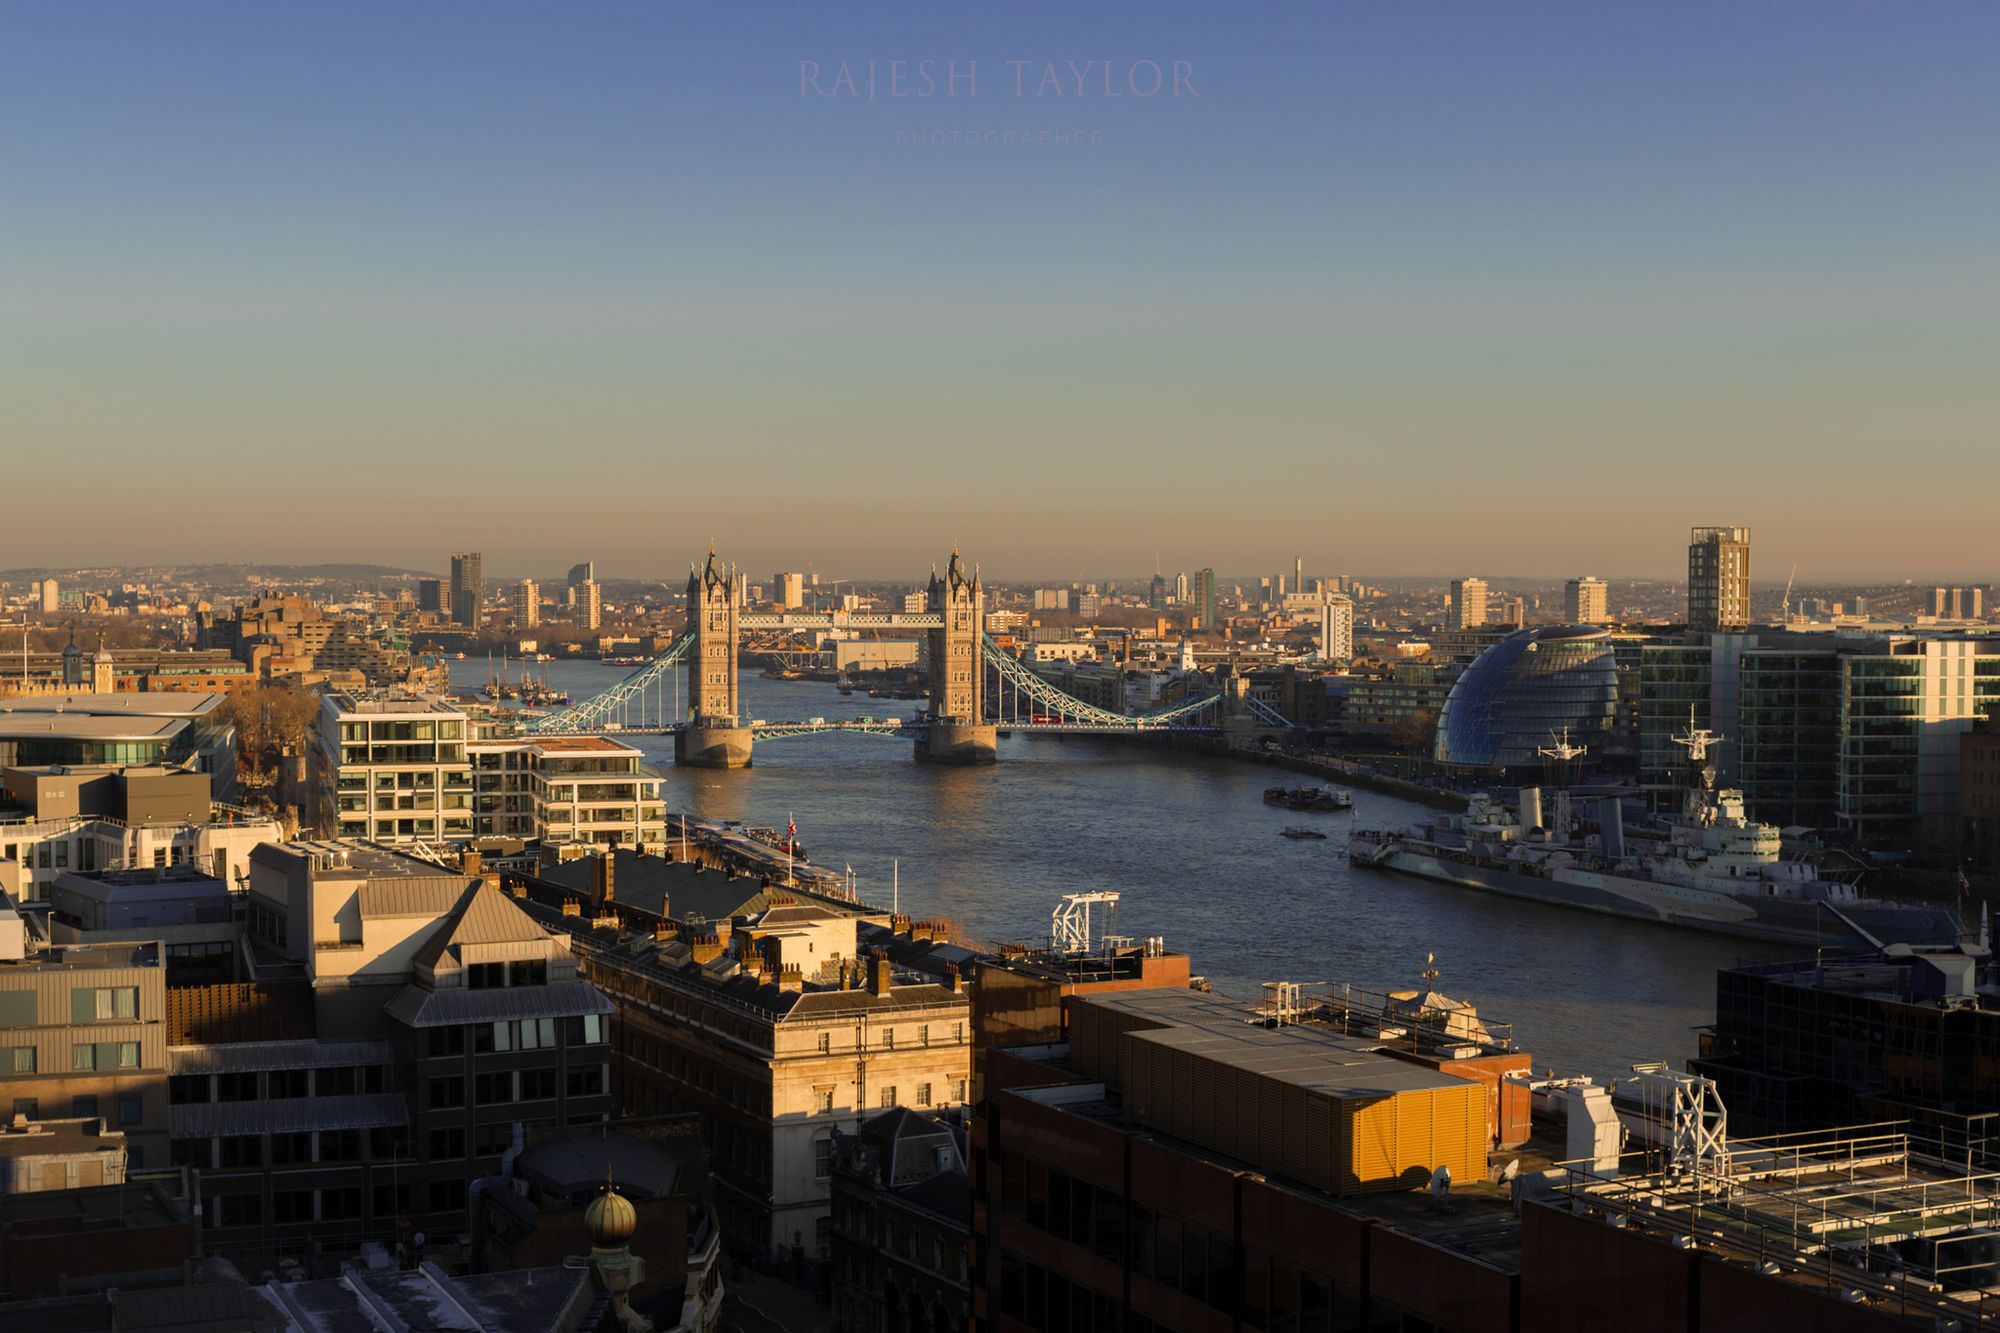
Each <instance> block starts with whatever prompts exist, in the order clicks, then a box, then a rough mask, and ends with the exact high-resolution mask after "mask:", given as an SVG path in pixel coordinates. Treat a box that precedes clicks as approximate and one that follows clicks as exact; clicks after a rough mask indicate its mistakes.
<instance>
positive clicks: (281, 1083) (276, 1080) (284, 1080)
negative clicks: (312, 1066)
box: [264, 1069, 311, 1097]
mask: <svg viewBox="0 0 2000 1333" xmlns="http://www.w3.org/2000/svg"><path fill="white" fill-rule="evenodd" d="M264 1077H265V1079H266V1080H267V1081H268V1082H269V1085H270V1092H269V1093H267V1094H266V1095H267V1096H271V1097H306V1096H310V1095H311V1094H310V1092H309V1091H308V1090H307V1088H306V1071H305V1070H303V1069H273V1070H272V1071H271V1072H270V1073H268V1074H266V1075H265V1076H264Z"/></svg>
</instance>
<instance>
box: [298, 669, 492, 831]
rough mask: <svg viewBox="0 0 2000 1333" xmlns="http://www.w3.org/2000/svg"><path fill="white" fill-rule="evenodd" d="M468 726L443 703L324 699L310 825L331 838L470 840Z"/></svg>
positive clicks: (406, 698)
mask: <svg viewBox="0 0 2000 1333" xmlns="http://www.w3.org/2000/svg"><path fill="white" fill-rule="evenodd" d="M469 730H470V724H469V723H468V722H467V720H466V716H465V714H464V713H462V712H460V711H459V710H458V709H457V708H455V707H453V706H452V705H451V704H449V703H447V702H445V701H444V700H442V699H437V698H431V697H426V696H410V695H401V696H398V695H388V694H329V695H327V696H326V698H325V699H324V700H323V701H322V702H321V703H320V711H319V722H318V726H317V729H316V735H315V737H314V741H313V745H312V748H311V751H310V756H309V766H310V780H311V784H312V794H313V809H312V818H313V823H314V825H315V826H316V827H317V828H318V829H319V831H320V834H321V835H322V836H324V837H330V838H362V839H366V840H369V841H373V842H385V843H413V842H423V843H431V842H441V843H449V842H463V841H466V840H468V839H470V838H471V837H472V763H471V761H470V759H469V758H468V757H467V755H466V749H465V745H466V738H467V735H468V733H469Z"/></svg>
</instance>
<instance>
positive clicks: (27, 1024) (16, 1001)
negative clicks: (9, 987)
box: [0, 990, 35, 1028]
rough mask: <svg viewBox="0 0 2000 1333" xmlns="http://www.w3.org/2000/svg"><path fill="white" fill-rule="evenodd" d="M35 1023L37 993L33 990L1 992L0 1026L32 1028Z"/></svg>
mask: <svg viewBox="0 0 2000 1333" xmlns="http://www.w3.org/2000/svg"><path fill="white" fill-rule="evenodd" d="M34 1025H35V993H34V992H33V991H31V990H14V991H5V992H0V1028H31V1027H33V1026H34Z"/></svg>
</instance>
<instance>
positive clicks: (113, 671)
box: [90, 635, 118, 694]
mask: <svg viewBox="0 0 2000 1333" xmlns="http://www.w3.org/2000/svg"><path fill="white" fill-rule="evenodd" d="M90 688H91V690H92V692H94V693H97V694H114V693H116V692H117V690H118V666H117V663H115V662H113V661H112V660H111V650H110V649H109V648H106V647H105V646H104V636H103V635H99V636H98V639H97V656H95V657H93V658H91V659H90Z"/></svg>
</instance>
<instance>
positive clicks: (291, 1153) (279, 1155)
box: [271, 1132, 313, 1166]
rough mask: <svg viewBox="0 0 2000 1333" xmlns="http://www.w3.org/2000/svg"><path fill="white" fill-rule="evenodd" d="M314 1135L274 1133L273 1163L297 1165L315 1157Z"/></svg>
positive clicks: (272, 1137)
mask: <svg viewBox="0 0 2000 1333" xmlns="http://www.w3.org/2000/svg"><path fill="white" fill-rule="evenodd" d="M312 1153H313V1136H312V1134H311V1133H310V1132H308V1133H302V1134H273V1135H272V1136H271V1165H272V1166H297V1165H299V1164H300V1163H304V1162H310V1161H311V1160H312V1159H313V1155H312Z"/></svg>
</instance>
